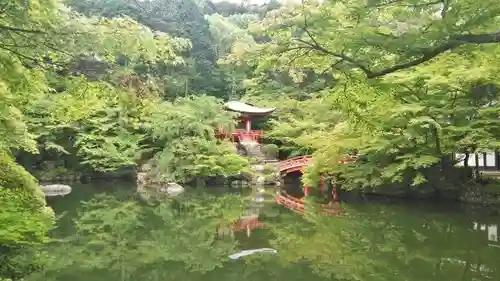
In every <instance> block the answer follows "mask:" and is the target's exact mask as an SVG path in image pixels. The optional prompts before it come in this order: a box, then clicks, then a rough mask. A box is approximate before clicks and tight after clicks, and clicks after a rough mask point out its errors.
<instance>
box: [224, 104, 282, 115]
mask: <svg viewBox="0 0 500 281" xmlns="http://www.w3.org/2000/svg"><path fill="white" fill-rule="evenodd" d="M224 107H225V108H226V109H228V110H231V111H236V112H239V113H243V114H254V115H267V114H270V113H272V112H273V111H275V110H276V107H272V108H260V107H255V106H253V105H250V104H246V103H244V102H240V101H230V102H227V103H226V104H225V105H224Z"/></svg>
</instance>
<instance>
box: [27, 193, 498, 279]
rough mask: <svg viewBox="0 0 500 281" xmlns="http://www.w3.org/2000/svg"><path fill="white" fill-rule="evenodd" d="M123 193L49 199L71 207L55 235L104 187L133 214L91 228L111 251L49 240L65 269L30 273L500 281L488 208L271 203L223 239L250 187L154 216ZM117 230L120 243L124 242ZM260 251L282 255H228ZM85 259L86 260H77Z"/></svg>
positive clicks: (61, 208) (197, 197)
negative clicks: (323, 209) (338, 209)
mask: <svg viewBox="0 0 500 281" xmlns="http://www.w3.org/2000/svg"><path fill="white" fill-rule="evenodd" d="M123 190H125V191H126V190H129V191H133V187H131V186H126V185H123V184H115V185H110V184H108V185H101V186H95V185H94V186H91V185H86V186H78V187H75V188H74V191H73V193H72V194H70V195H68V196H66V197H64V198H51V199H49V203H50V204H51V205H52V206H53V207H54V209H55V210H56V212H57V213H63V212H67V213H66V215H65V216H64V217H63V218H62V219H61V221H60V227H59V228H58V229H57V230H55V232H54V235H56V236H60V237H63V236H67V235H70V234H71V233H72V232H74V231H75V228H74V227H73V226H72V223H71V218H74V217H75V216H76V214H77V210H78V209H79V208H81V206H82V203H81V201H83V202H85V201H88V200H90V199H91V198H93V197H95V196H96V194H100V193H108V194H111V195H113V196H114V197H117V198H119V203H118V204H117V203H116V202H115V203H113V202H112V201H109V202H107V201H103V204H101V205H100V207H99V208H100V209H101V210H104V211H106V210H107V209H106V208H109V210H108V211H107V212H108V213H109V216H110V219H111V220H113V216H112V215H113V214H112V213H113V212H115V213H114V214H115V215H117V214H119V213H120V212H121V214H123V215H126V216H128V217H127V218H128V219H127V220H125V221H124V222H121V223H123V225H118V226H115V228H116V229H114V230H112V228H113V226H105V227H102V228H99V229H92V230H88V231H90V232H92V231H93V234H92V237H94V238H95V237H100V238H103V239H108V241H111V242H109V243H108V244H107V245H106V247H104V246H102V245H98V243H96V245H91V246H89V245H90V244H91V243H93V242H92V241H90V240H88V241H87V240H85V239H86V238H85V237H83V236H82V237H80V238H79V239H81V240H82V241H84V242H82V241H80V242H82V243H80V242H79V243H76V242H74V241H73V242H71V243H73V244H71V243H66V244H64V243H62V245H54V246H52V247H53V248H50V249H49V250H48V252H49V253H48V255H49V256H51V258H52V260H53V263H58V264H59V265H58V266H57V265H56V266H54V267H53V269H52V270H51V271H49V272H46V273H45V274H44V276H34V277H33V278H32V279H33V280H57V281H66V280H72V281H84V280H85V281H86V280H93V281H100V280H103V281H104V280H105V281H125V280H131V281H135V280H158V281H159V280H188V281H195V280H204V281H206V280H218V281H234V280H283V281H285V280H287V281H288V280H318V281H320V280H361V281H378V280H380V281H391V280H394V281H402V280H408V281H414V280H415V281H417V280H418V281H421V280H429V281H433V280H436V281H443V280H500V258H499V257H500V241H498V238H497V235H498V231H497V229H496V226H497V224H498V223H500V218H498V217H496V216H492V215H488V214H487V213H486V214H485V213H483V212H481V210H479V211H475V212H469V211H464V210H463V209H462V208H460V207H459V206H457V205H452V206H443V205H440V206H438V207H433V206H432V205H429V204H423V203H408V202H406V203H404V204H379V203H370V204H359V203H349V204H347V203H344V204H343V206H344V208H345V209H346V211H347V215H346V216H343V217H326V216H310V217H307V218H303V217H299V216H297V215H295V214H294V213H292V212H290V211H288V210H285V209H281V208H280V207H279V206H276V205H274V204H264V208H263V210H262V213H261V221H262V222H264V224H265V228H264V229H257V230H254V231H253V232H252V233H251V236H250V237H247V236H246V234H245V233H237V234H236V235H235V238H234V239H232V238H231V237H223V238H216V235H215V234H216V233H215V227H216V225H217V223H219V222H220V221H226V220H232V219H234V218H235V217H237V216H238V215H239V214H241V212H242V211H243V209H244V205H242V201H240V199H241V198H244V197H248V193H245V192H242V193H240V192H234V191H233V192H232V194H231V195H230V196H225V195H224V192H220V191H221V190H220V189H219V192H203V191H199V190H198V191H196V192H193V191H188V192H187V194H185V195H182V197H183V198H181V199H179V200H180V202H181V204H187V205H186V206H188V207H185V208H184V207H183V208H184V209H183V211H182V212H174V213H172V212H171V210H170V209H169V208H172V206H173V205H172V204H170V205H168V204H167V205H165V206H163V205H162V207H155V208H156V209H155V211H154V212H151V214H153V213H154V214H153V215H137V216H135V215H134V214H135V211H134V210H135V209H134V208H138V209H141V208H152V207H150V206H149V207H147V206H145V205H144V204H138V205H134V204H132V203H130V202H135V201H134V200H135V199H133V198H132V197H130V196H129V194H127V192H124V191H123ZM127 196H128V197H127ZM110 202H111V203H110ZM190 202H191V203H192V204H191V203H190ZM193 202H195V203H193ZM176 204H177V203H176ZM190 204H191V205H190ZM183 206H184V205H183ZM434 206H436V205H434ZM117 210H118V211H117ZM95 220H96V217H92V216H89V217H87V218H86V220H85V222H86V223H90V224H92V223H93V222H95ZM99 231H100V232H99ZM134 231H136V233H134ZM146 232H147V233H146ZM113 235H114V236H113ZM120 235H121V237H122V239H119V237H118V238H117V236H120ZM108 236H109V237H108ZM127 239H128V240H127ZM94 242H95V241H94ZM75 245H76V246H75ZM141 247H142V248H141ZM261 247H271V248H274V249H277V250H278V254H276V255H273V254H266V253H263V254H255V255H252V256H248V257H246V258H244V259H242V260H230V259H228V257H227V256H228V255H229V254H232V253H235V252H238V251H239V250H243V249H251V248H261ZM82 257H83V258H84V260H78V259H82ZM160 257H161V258H160ZM71 259H76V261H71ZM148 259H149V260H148Z"/></svg>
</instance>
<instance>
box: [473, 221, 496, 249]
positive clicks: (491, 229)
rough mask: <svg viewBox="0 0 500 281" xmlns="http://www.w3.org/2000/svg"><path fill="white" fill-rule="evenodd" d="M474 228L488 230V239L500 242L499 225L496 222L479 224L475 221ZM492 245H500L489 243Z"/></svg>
mask: <svg viewBox="0 0 500 281" xmlns="http://www.w3.org/2000/svg"><path fill="white" fill-rule="evenodd" d="M473 224H474V226H473V228H474V230H479V231H486V232H487V233H488V241H490V242H495V243H497V242H498V226H497V225H496V224H490V225H486V224H478V223H477V222H474V223H473ZM489 245H490V246H492V247H500V245H495V244H489Z"/></svg>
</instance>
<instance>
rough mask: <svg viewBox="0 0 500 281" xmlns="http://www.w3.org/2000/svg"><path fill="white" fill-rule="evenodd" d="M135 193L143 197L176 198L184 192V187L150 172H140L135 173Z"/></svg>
mask: <svg viewBox="0 0 500 281" xmlns="http://www.w3.org/2000/svg"><path fill="white" fill-rule="evenodd" d="M137 191H138V192H139V193H141V194H143V195H154V196H156V195H167V196H177V195H179V194H181V193H183V192H184V187H182V186H181V185H179V184H177V183H175V182H171V181H167V180H164V179H161V178H160V177H158V176H157V175H156V174H154V173H152V172H140V173H137Z"/></svg>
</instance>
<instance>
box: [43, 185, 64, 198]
mask: <svg viewBox="0 0 500 281" xmlns="http://www.w3.org/2000/svg"><path fill="white" fill-rule="evenodd" d="M40 188H41V189H42V191H43V193H44V194H45V196H64V195H68V194H70V193H71V186H69V185H65V184H49V185H42V186H40Z"/></svg>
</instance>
